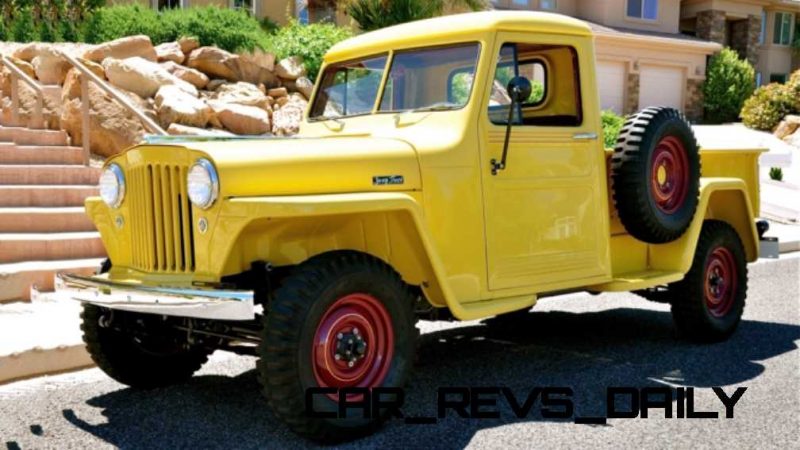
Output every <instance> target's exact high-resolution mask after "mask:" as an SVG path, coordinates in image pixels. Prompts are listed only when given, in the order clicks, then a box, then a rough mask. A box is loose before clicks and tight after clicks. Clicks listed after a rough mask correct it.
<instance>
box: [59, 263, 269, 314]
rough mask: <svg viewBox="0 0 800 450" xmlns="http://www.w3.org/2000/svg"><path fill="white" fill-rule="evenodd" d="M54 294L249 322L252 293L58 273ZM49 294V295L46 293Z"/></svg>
mask: <svg viewBox="0 0 800 450" xmlns="http://www.w3.org/2000/svg"><path fill="white" fill-rule="evenodd" d="M55 288H56V289H55V290H56V292H55V295H56V296H57V297H59V298H65V299H70V300H76V301H79V302H84V303H91V304H93V305H98V306H102V307H105V308H109V309H117V310H122V311H132V312H140V313H147V314H158V315H163V316H178V317H193V318H197V319H216V320H253V319H254V318H255V307H254V301H253V291H224V290H210V289H177V288H161V287H151V286H140V285H135V284H131V283H120V282H115V281H111V280H109V279H108V278H107V276H106V275H98V276H93V277H84V276H80V275H74V274H68V273H59V274H57V275H56V276H55ZM48 295H49V294H48Z"/></svg>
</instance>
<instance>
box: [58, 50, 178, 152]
mask: <svg viewBox="0 0 800 450" xmlns="http://www.w3.org/2000/svg"><path fill="white" fill-rule="evenodd" d="M60 53H61V56H62V57H63V58H64V59H65V60H66V61H67V62H69V63H70V64H71V65H72V67H74V68H75V70H77V71H78V72H80V74H81V75H82V76H81V122H82V123H81V125H82V133H81V134H82V135H83V136H82V138H83V139H82V140H83V142H82V145H83V162H84V164H85V165H87V166H88V165H89V156H90V155H91V138H90V137H89V132H90V120H91V105H90V104H89V82H90V81H91V82H92V83H94V84H95V85H96V86H97V87H99V88H100V89H102V90H103V91H104V92H105V93H107V94H108V95H110V96H111V98H113V99H114V100H116V102H117V103H119V104H120V105H122V106H123V107H124V108H125V109H127V110H128V111H130V112H131V113H132V114H133V115H134V116H136V118H137V119H139V121H141V122H142V125H144V127H145V128H146V129H147V130H148V131H149V132H150V133H152V134H158V135H162V136H167V135H168V134H169V133H167V132H166V131H165V130H164V129H163V128H161V126H160V125H158V124H157V123H156V122H155V121H154V120H153V119H151V118H150V117H147V115H146V114H145V113H144V112H143V111H142V110H141V109H140V108H139V107H138V106H136V105H134V104H133V102H132V101H131V99H130V98H128V97H127V96H126V95H124V94H122V93H121V92H119V91H118V90H116V89H114V87H112V86H111V85H110V84H109V83H107V82H106V81H105V80H103V79H102V78H100V77H98V76H97V75H96V74H95V73H94V72H92V71H91V70H89V68H88V67H86V65H85V64H83V63H82V62H80V61H79V60H78V58H76V57H74V56H72V55H70V54H68V53H67V52H64V51H61V52H60Z"/></svg>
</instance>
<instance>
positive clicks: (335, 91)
mask: <svg viewBox="0 0 800 450" xmlns="http://www.w3.org/2000/svg"><path fill="white" fill-rule="evenodd" d="M386 60H387V56H386V55H383V56H377V57H373V58H369V59H362V60H358V61H352V62H347V63H342V64H336V65H333V66H331V67H328V68H327V69H326V70H325V73H324V74H323V76H322V84H321V85H320V88H319V94H317V98H316V100H315V101H314V107H313V109H312V110H311V117H312V118H314V117H326V118H327V117H346V116H355V115H359V114H366V113H370V112H372V108H373V107H374V106H375V98H376V97H377V95H378V89H380V85H381V80H382V79H383V71H384V70H385V68H386Z"/></svg>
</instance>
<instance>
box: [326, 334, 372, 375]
mask: <svg viewBox="0 0 800 450" xmlns="http://www.w3.org/2000/svg"><path fill="white" fill-rule="evenodd" d="M366 355H367V341H365V340H364V338H363V337H362V336H361V333H360V331H359V330H358V328H353V329H352V331H350V332H348V333H338V334H337V335H336V349H335V350H334V354H333V357H334V359H335V360H336V361H344V362H346V363H347V366H348V367H353V366H354V365H355V364H356V362H358V361H359V360H362V359H364V357H365V356H366Z"/></svg>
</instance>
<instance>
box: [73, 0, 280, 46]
mask: <svg viewBox="0 0 800 450" xmlns="http://www.w3.org/2000/svg"><path fill="white" fill-rule="evenodd" d="M136 34H144V35H147V36H149V37H150V40H152V41H153V44H156V45H158V44H161V43H163V42H168V41H174V40H176V39H178V38H180V37H182V36H194V37H197V38H198V39H199V40H200V44H201V45H216V46H218V47H220V48H222V49H225V50H228V51H231V52H235V51H242V50H253V49H254V48H256V47H259V48H265V47H267V46H268V44H269V35H268V34H267V33H266V32H264V30H263V29H262V27H261V23H259V21H258V20H256V19H255V18H253V17H251V16H250V15H249V14H247V12H245V11H242V10H236V9H229V8H217V7H214V6H211V7H204V8H187V9H170V10H166V11H164V12H162V13H158V12H155V11H153V10H152V9H151V8H146V7H143V6H139V5H132V6H111V7H105V8H99V9H97V10H96V11H94V12H93V13H91V14H90V16H89V19H88V20H87V21H86V25H85V27H84V38H85V39H86V41H87V42H90V43H100V42H105V41H110V40H112V39H117V38H121V37H124V36H131V35H136Z"/></svg>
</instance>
